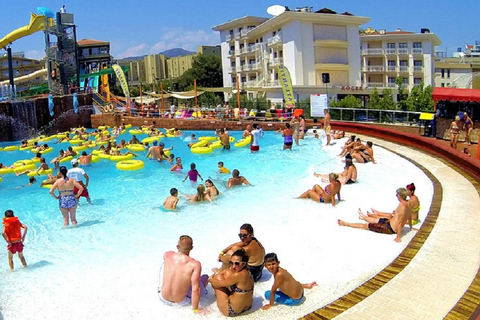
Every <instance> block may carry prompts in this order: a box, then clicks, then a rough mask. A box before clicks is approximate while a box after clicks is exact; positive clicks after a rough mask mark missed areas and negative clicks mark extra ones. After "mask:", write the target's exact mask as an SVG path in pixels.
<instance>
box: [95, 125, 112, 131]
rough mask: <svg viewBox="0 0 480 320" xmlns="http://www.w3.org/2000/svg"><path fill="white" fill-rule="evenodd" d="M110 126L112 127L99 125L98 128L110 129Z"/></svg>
mask: <svg viewBox="0 0 480 320" xmlns="http://www.w3.org/2000/svg"><path fill="white" fill-rule="evenodd" d="M108 128H110V127H109V126H99V127H98V130H101V131H103V130H106V129H108Z"/></svg>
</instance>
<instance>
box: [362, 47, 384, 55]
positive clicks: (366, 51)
mask: <svg viewBox="0 0 480 320" xmlns="http://www.w3.org/2000/svg"><path fill="white" fill-rule="evenodd" d="M362 54H364V55H368V56H381V55H383V49H382V48H371V49H363V50H362Z"/></svg>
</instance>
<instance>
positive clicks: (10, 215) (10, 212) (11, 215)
mask: <svg viewBox="0 0 480 320" xmlns="http://www.w3.org/2000/svg"><path fill="white" fill-rule="evenodd" d="M5 217H7V218H11V217H15V215H14V214H13V210H7V211H5Z"/></svg>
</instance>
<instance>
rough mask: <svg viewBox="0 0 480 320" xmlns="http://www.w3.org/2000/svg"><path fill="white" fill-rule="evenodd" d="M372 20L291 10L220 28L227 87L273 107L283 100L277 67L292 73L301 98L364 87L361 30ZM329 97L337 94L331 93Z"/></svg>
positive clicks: (238, 21)
mask: <svg viewBox="0 0 480 320" xmlns="http://www.w3.org/2000/svg"><path fill="white" fill-rule="evenodd" d="M369 20H370V18H366V17H359V16H354V15H351V14H350V13H348V12H345V13H342V14H337V13H336V12H334V11H331V10H329V9H326V8H325V9H322V10H318V11H316V12H313V11H312V10H311V8H299V9H296V10H294V11H289V10H286V11H285V12H283V13H280V14H278V15H277V16H274V17H272V18H262V17H253V16H246V17H243V18H239V19H235V20H232V21H229V22H226V23H223V24H220V25H218V26H215V27H213V30H215V31H219V32H220V39H221V48H222V69H223V83H224V86H225V87H235V86H236V81H237V77H238V79H239V81H240V83H239V85H240V87H241V88H242V89H243V90H245V91H247V92H248V93H249V95H250V96H251V97H253V95H254V94H256V93H259V94H262V95H265V96H266V97H267V98H268V99H271V100H272V101H273V102H281V101H282V99H283V95H282V90H281V86H280V83H279V74H278V71H277V66H278V65H280V64H283V65H284V66H285V67H287V68H288V70H289V72H290V77H291V80H292V85H293V88H294V92H295V94H296V98H297V100H298V99H304V98H308V97H309V96H310V94H311V93H324V92H325V90H326V88H325V85H324V84H323V83H322V73H329V75H330V84H329V87H330V88H332V89H333V88H337V87H341V86H348V87H350V86H351V87H360V86H361V65H360V59H359V57H360V37H359V26H360V25H362V24H364V23H366V22H368V21H369ZM328 90H329V93H333V92H331V91H330V90H331V89H328Z"/></svg>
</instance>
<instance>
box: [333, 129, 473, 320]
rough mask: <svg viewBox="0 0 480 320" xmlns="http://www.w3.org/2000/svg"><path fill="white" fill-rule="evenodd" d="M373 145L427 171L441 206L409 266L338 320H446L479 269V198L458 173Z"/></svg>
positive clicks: (391, 146)
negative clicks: (438, 192) (439, 191)
mask: <svg viewBox="0 0 480 320" xmlns="http://www.w3.org/2000/svg"><path fill="white" fill-rule="evenodd" d="M369 140H371V141H372V142H373V143H374V144H376V145H380V146H384V147H386V148H389V149H392V150H394V151H396V152H398V153H400V154H403V155H405V156H406V157H408V158H410V159H412V160H414V161H416V162H418V163H419V164H421V165H423V166H424V167H426V168H427V169H428V170H429V171H430V172H431V173H432V174H433V175H434V176H435V177H436V178H437V179H438V180H439V181H440V183H441V184H442V187H443V200H442V206H441V209H440V212H439V216H438V219H437V222H436V224H435V227H434V228H433V230H432V232H431V234H430V236H429V237H428V238H427V240H426V241H425V243H424V245H423V246H422V248H421V249H420V251H419V252H418V253H417V255H416V256H415V257H414V258H413V259H412V261H411V262H410V264H409V265H407V266H406V267H405V269H404V270H403V271H401V272H400V273H399V274H398V275H397V276H396V277H395V278H393V279H392V280H391V281H389V282H388V283H387V284H385V285H384V286H383V287H381V288H380V289H379V290H377V291H376V292H375V293H373V294H372V295H370V296H369V297H367V298H366V299H364V300H363V301H361V302H360V303H358V304H356V305H355V306H353V307H352V308H350V309H349V310H347V311H345V312H344V313H342V314H340V315H339V316H337V317H336V318H335V319H402V320H404V319H442V318H444V317H445V316H446V315H447V314H448V312H449V311H450V309H452V307H453V306H454V305H455V304H456V303H457V301H458V300H459V299H460V297H461V296H462V295H463V293H464V292H465V290H466V289H467V288H468V287H469V285H470V284H471V283H472V281H473V279H474V278H475V275H476V274H477V271H478V268H479V265H480V254H479V253H480V237H479V236H478V230H480V198H479V195H478V192H477V191H476V189H475V187H474V186H473V185H472V184H471V183H470V182H469V181H468V180H467V179H466V178H465V177H463V176H462V175H461V174H459V173H458V172H457V171H455V170H453V169H451V168H450V167H448V166H447V165H445V164H444V163H443V162H441V161H439V160H437V159H434V158H432V157H430V156H429V155H427V154H424V153H421V152H418V151H415V150H413V149H410V148H407V147H403V146H399V145H396V144H393V143H390V142H387V141H384V140H378V139H373V138H369Z"/></svg>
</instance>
